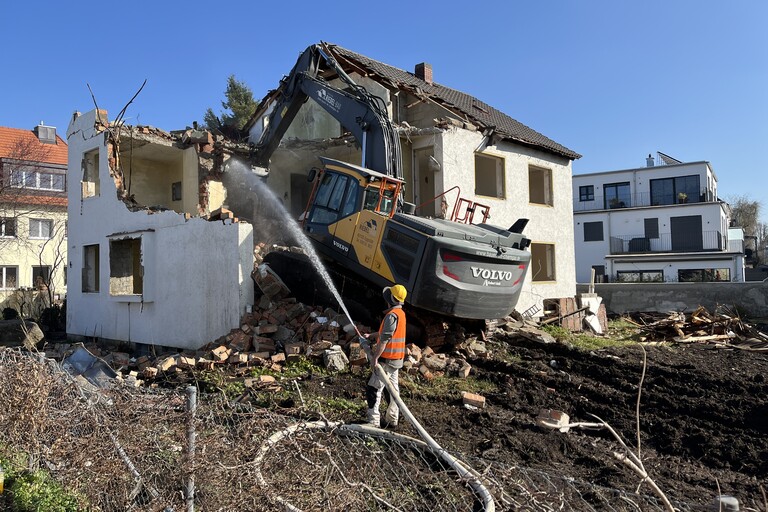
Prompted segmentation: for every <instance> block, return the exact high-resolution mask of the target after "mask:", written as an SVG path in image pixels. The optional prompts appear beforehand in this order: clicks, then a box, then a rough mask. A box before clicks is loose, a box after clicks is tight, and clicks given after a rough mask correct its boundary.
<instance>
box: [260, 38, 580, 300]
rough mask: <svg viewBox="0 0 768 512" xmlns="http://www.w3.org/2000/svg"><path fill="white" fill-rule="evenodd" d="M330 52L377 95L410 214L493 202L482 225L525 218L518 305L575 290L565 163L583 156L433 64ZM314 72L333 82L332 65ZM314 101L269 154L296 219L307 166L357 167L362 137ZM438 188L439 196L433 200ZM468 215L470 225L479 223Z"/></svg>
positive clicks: (264, 112)
mask: <svg viewBox="0 0 768 512" xmlns="http://www.w3.org/2000/svg"><path fill="white" fill-rule="evenodd" d="M327 48H328V50H329V51H330V53H331V54H332V55H333V56H334V58H335V59H336V60H337V61H338V62H339V64H340V65H341V67H342V68H343V69H344V71H345V72H346V73H347V74H348V75H349V76H350V77H351V78H352V79H353V80H354V81H355V82H356V83H357V84H358V85H362V86H363V87H365V88H366V89H367V90H368V92H369V93H371V94H373V95H375V96H378V97H380V98H382V99H383V100H384V104H385V105H386V108H387V111H388V114H389V116H390V119H391V120H392V122H393V124H394V125H395V127H396V129H397V131H398V132H399V134H400V140H401V145H402V155H403V162H402V164H403V173H404V178H405V181H406V183H407V186H406V192H405V200H406V201H407V202H410V203H413V204H415V205H417V206H418V205H422V206H420V207H419V208H418V209H417V211H416V213H417V214H419V215H424V216H441V215H443V213H442V211H441V210H442V209H443V208H447V210H448V211H449V212H450V211H451V210H452V208H453V205H454V202H455V201H456V199H457V198H458V197H459V196H461V197H463V198H466V199H468V200H470V201H473V202H477V203H479V204H482V205H487V206H490V209H491V210H490V211H491V217H490V219H489V220H488V222H489V223H491V224H495V225H497V226H500V227H502V228H505V229H506V228H509V227H510V226H511V225H512V224H513V223H515V221H517V219H519V218H526V219H529V223H528V226H527V227H526V228H525V230H524V231H523V233H524V234H525V235H526V236H527V237H529V238H530V239H531V240H532V244H531V249H530V250H531V256H532V262H531V267H530V271H529V272H528V274H527V277H526V281H525V283H524V286H523V291H522V293H521V296H520V300H519V302H518V304H517V307H516V309H517V310H518V311H521V312H523V311H525V310H527V309H528V308H530V307H532V306H534V307H538V308H541V306H542V301H543V299H546V298H559V297H571V296H573V295H574V294H575V292H576V279H575V265H574V259H573V254H574V245H573V233H572V232H571V230H570V229H566V228H565V227H566V226H570V225H571V223H572V214H573V205H572V200H571V194H570V190H571V164H572V161H573V160H574V159H576V158H579V157H580V155H579V154H578V153H576V152H574V151H572V150H570V149H568V148H566V147H564V146H562V145H560V144H558V143H557V142H555V141H553V140H551V139H549V138H547V137H545V136H544V135H542V134H540V133H538V132H536V131H534V130H532V129H531V128H528V127H527V126H525V125H523V124H521V123H520V122H518V121H516V120H514V119H512V118H511V117H509V116H508V115H506V114H504V113H502V112H500V111H498V110H496V109H495V108H493V107H491V106H490V105H487V104H485V103H483V102H482V101H480V100H478V99H476V98H474V97H472V96H471V95H469V94H467V93H463V92H460V91H457V90H454V89H450V88H448V87H446V86H443V85H440V84H438V83H437V82H435V81H434V80H433V70H432V67H431V66H430V65H429V64H427V63H421V64H417V65H416V66H415V71H414V72H413V73H410V72H407V71H404V70H402V69H398V68H395V67H393V66H390V65H387V64H384V63H382V62H378V61H375V60H372V59H370V58H368V57H365V56H363V55H360V54H357V53H355V52H352V51H350V50H347V49H345V48H342V47H339V46H336V45H329V46H328V47H327ZM319 75H322V77H323V79H324V80H326V81H328V82H330V83H331V84H333V85H336V86H340V85H341V83H340V82H339V79H338V77H337V76H336V74H335V71H334V70H331V69H322V70H321V72H320V73H319ZM274 100H275V97H274V95H272V94H268V95H267V96H266V97H265V98H264V100H263V101H262V102H261V104H260V108H259V110H258V111H257V112H256V115H255V116H254V117H253V118H252V119H251V121H250V123H249V124H248V126H247V127H246V128H248V129H249V132H250V140H251V142H254V143H256V142H258V140H259V137H260V135H261V133H262V132H263V129H264V126H265V120H266V118H267V117H268V115H269V113H270V112H271V109H272V107H273V106H274V103H275V101H274ZM344 134H345V130H344V129H343V127H341V126H340V125H339V123H338V122H337V121H336V120H335V119H334V118H333V117H332V116H331V115H330V114H328V112H327V111H326V110H325V109H323V108H322V107H320V105H319V104H318V103H316V102H315V101H314V100H313V99H310V100H308V101H307V102H306V103H305V104H304V105H303V106H302V107H301V109H300V110H299V113H298V115H297V116H296V118H295V119H294V122H293V124H292V125H291V127H290V129H289V130H288V131H287V132H286V134H285V136H284V137H283V142H282V144H281V147H280V149H278V150H277V151H276V152H275V153H274V155H273V156H272V160H271V163H270V174H269V180H268V184H269V185H270V186H271V187H272V188H273V189H274V190H276V191H277V192H278V195H279V196H281V197H283V198H284V200H285V202H286V206H287V207H288V208H289V209H290V210H291V212H292V213H293V214H295V215H297V216H298V215H299V214H300V213H301V212H302V211H303V208H304V206H305V205H306V204H307V199H308V197H309V194H310V190H309V186H310V185H309V184H308V183H307V180H306V173H307V171H308V170H309V169H310V168H311V167H313V166H319V165H320V161H319V160H318V158H317V157H318V156H327V157H330V158H335V159H338V160H342V161H346V162H350V163H354V164H361V151H360V144H359V141H354V139H352V138H351V137H349V136H346V137H345V136H344ZM441 194H445V196H444V198H445V200H446V201H447V203H448V204H447V205H445V206H444V205H442V204H441V201H442V199H438V200H436V201H433V202H430V201H432V200H433V199H434V198H435V197H436V196H439V195H441ZM481 221H482V220H480V221H478V220H477V219H475V222H481Z"/></svg>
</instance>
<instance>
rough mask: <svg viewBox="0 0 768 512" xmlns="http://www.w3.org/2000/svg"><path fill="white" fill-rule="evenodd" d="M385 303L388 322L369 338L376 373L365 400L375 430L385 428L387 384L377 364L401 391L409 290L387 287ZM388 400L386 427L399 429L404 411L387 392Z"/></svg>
mask: <svg viewBox="0 0 768 512" xmlns="http://www.w3.org/2000/svg"><path fill="white" fill-rule="evenodd" d="M382 294H383V296H384V300H385V301H386V302H387V305H388V306H389V308H388V309H387V310H386V311H385V312H384V319H383V320H382V321H381V326H380V327H379V332H376V333H372V334H368V335H366V338H367V341H368V342H370V343H371V359H370V363H371V368H372V369H373V374H372V375H371V378H370V379H369V380H368V385H367V386H366V388H365V399H366V401H367V402H368V413H367V415H366V424H369V425H372V426H374V427H381V426H382V424H381V418H380V413H379V405H380V404H381V396H382V394H383V393H384V392H385V389H386V386H385V384H384V381H382V380H381V378H379V376H378V375H377V373H376V365H377V364H378V365H380V366H381V368H382V369H383V370H384V373H385V374H386V375H387V377H388V378H389V382H391V383H392V387H393V388H395V391H397V392H399V390H400V387H399V386H398V371H399V370H400V368H402V367H403V359H404V358H405V312H404V311H403V303H404V302H405V296H406V295H407V292H406V290H405V287H404V286H403V285H400V284H396V285H394V286H387V287H386V288H384V290H383V291H382ZM386 398H387V401H388V402H389V405H388V406H387V412H386V414H385V416H384V425H383V426H385V427H396V426H397V421H398V419H399V416H400V409H399V408H398V407H397V404H396V403H395V401H394V399H393V398H392V397H391V396H389V392H388V391H386Z"/></svg>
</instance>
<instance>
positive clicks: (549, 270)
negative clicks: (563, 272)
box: [531, 243, 555, 282]
mask: <svg viewBox="0 0 768 512" xmlns="http://www.w3.org/2000/svg"><path fill="white" fill-rule="evenodd" d="M531 276H532V277H531V279H532V280H533V281H534V282H537V281H554V280H555V244H540V243H532V244H531Z"/></svg>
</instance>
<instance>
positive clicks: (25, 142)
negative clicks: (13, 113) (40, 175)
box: [0, 126, 67, 165]
mask: <svg viewBox="0 0 768 512" xmlns="http://www.w3.org/2000/svg"><path fill="white" fill-rule="evenodd" d="M20 147H23V148H24V149H23V150H20V149H19V148H20ZM0 158H16V159H19V160H32V161H35V162H44V163H49V164H58V165H67V143H66V142H64V139H62V138H61V137H59V134H58V133H57V134H56V144H44V143H42V142H40V140H39V139H38V138H37V135H35V132H34V131H33V130H24V129H20V128H6V127H3V126H0Z"/></svg>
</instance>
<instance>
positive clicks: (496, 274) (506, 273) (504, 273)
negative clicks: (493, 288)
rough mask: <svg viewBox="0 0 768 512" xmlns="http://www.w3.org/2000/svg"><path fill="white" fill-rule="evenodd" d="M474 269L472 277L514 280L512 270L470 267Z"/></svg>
mask: <svg viewBox="0 0 768 512" xmlns="http://www.w3.org/2000/svg"><path fill="white" fill-rule="evenodd" d="M469 268H470V269H472V277H480V278H483V279H486V280H488V279H496V280H502V281H511V280H512V271H510V270H491V269H487V268H481V267H469Z"/></svg>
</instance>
